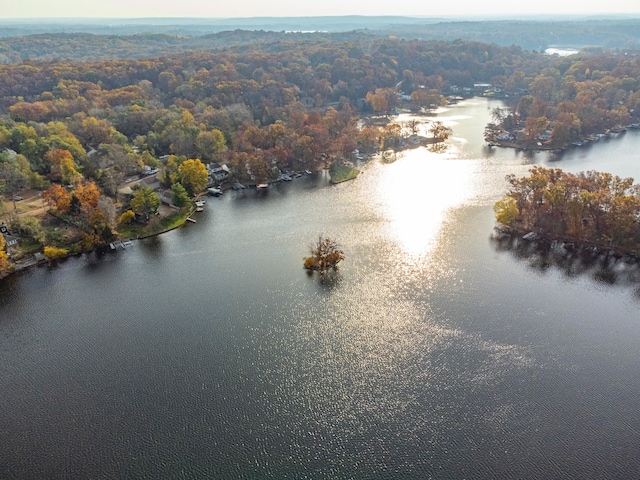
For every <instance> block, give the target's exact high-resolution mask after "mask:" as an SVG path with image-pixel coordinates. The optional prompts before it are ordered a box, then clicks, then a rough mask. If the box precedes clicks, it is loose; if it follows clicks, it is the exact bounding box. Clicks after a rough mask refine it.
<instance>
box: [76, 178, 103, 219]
mask: <svg viewBox="0 0 640 480" xmlns="http://www.w3.org/2000/svg"><path fill="white" fill-rule="evenodd" d="M73 195H74V196H75V197H76V198H77V199H78V200H79V201H80V207H81V208H82V211H83V212H84V213H86V214H87V215H90V214H91V213H92V212H93V211H94V210H95V209H96V208H98V201H99V200H100V190H98V187H97V186H96V184H95V183H94V182H86V183H81V184H79V185H78V186H77V187H76V189H75V190H74V191H73Z"/></svg>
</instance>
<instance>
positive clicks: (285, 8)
mask: <svg viewBox="0 0 640 480" xmlns="http://www.w3.org/2000/svg"><path fill="white" fill-rule="evenodd" d="M554 13H558V14H567V13H568V14H598V13H605V14H615V13H634V14H640V2H639V1H637V0H608V1H602V0H584V1H577V0H573V1H566V0H564V1H558V0H537V1H535V2H532V1H514V0H493V1H490V2H482V1H478V0H457V1H453V2H447V1H444V2H443V1H425V0H405V1H403V2H390V1H389V0H347V1H345V0H323V1H308V0H244V1H242V0H240V1H229V0H208V1H207V0H172V1H166V0H0V18H26V17H107V18H112V17H124V18H133V17H265V16H271V17H277V16H281V17H282V16H317V15H354V14H355V15H408V16H442V15H455V16H468V15H481V14H485V15H494V16H495V15H523V14H524V15H528V14H554Z"/></svg>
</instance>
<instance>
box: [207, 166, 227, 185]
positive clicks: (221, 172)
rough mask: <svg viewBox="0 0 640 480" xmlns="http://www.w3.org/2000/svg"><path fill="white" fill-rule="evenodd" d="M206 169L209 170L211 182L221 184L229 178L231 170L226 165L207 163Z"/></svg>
mask: <svg viewBox="0 0 640 480" xmlns="http://www.w3.org/2000/svg"><path fill="white" fill-rule="evenodd" d="M205 167H206V168H207V172H208V174H209V180H210V181H211V182H213V181H216V182H218V183H220V182H223V181H225V180H226V179H227V178H229V172H230V170H229V167H227V165H226V164H223V165H220V164H219V163H207V164H206V165H205Z"/></svg>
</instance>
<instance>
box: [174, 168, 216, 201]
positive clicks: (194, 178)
mask: <svg viewBox="0 0 640 480" xmlns="http://www.w3.org/2000/svg"><path fill="white" fill-rule="evenodd" d="M174 177H175V178H174V179H172V180H174V183H177V182H180V183H181V184H182V186H183V187H184V188H185V189H186V190H187V192H188V193H189V195H190V196H192V197H193V196H194V195H196V194H198V193H200V192H201V191H203V190H204V188H205V187H206V186H207V179H208V178H209V173H208V172H207V168H206V167H205V166H204V163H202V162H201V161H200V160H198V159H189V160H186V161H185V162H183V163H181V164H180V166H179V167H178V171H177V172H176V174H175V176H174Z"/></svg>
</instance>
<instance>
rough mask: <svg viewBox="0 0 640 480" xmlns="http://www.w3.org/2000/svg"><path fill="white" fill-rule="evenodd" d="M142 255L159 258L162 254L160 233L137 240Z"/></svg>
mask: <svg viewBox="0 0 640 480" xmlns="http://www.w3.org/2000/svg"><path fill="white" fill-rule="evenodd" d="M136 245H138V246H139V247H140V249H141V250H142V252H143V253H144V255H145V256H146V257H148V258H151V259H160V258H161V257H162V255H163V246H164V245H163V242H162V238H161V235H155V236H153V237H149V238H145V239H143V240H140V241H138V242H137V244H136Z"/></svg>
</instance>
